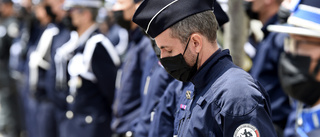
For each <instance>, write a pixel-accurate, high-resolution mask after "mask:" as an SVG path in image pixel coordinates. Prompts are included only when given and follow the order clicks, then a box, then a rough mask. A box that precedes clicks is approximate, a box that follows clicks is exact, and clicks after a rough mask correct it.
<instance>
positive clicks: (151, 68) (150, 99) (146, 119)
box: [134, 52, 173, 137]
mask: <svg viewBox="0 0 320 137" xmlns="http://www.w3.org/2000/svg"><path fill="white" fill-rule="evenodd" d="M147 58H149V59H148V61H147V62H146V66H145V69H144V73H143V74H144V75H143V77H146V81H145V82H144V83H143V85H142V86H141V87H143V88H142V90H141V91H142V93H141V97H142V103H141V112H140V116H139V118H137V119H136V120H137V124H136V126H135V129H134V132H135V133H134V136H136V137H147V136H148V134H149V131H150V130H152V128H150V123H151V119H152V115H153V114H154V109H155V107H156V105H157V104H158V103H159V100H160V97H161V96H162V95H163V94H164V92H165V90H166V88H167V86H168V85H169V83H170V82H171V81H172V80H173V78H172V77H171V76H170V75H169V74H168V73H167V72H166V70H165V69H164V68H163V66H162V65H161V63H160V61H159V60H158V57H157V55H156V53H155V52H150V53H149V55H148V56H147Z"/></svg>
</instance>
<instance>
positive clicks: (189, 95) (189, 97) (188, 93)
mask: <svg viewBox="0 0 320 137" xmlns="http://www.w3.org/2000/svg"><path fill="white" fill-rule="evenodd" d="M186 97H187V99H191V91H189V90H188V91H187V92H186Z"/></svg>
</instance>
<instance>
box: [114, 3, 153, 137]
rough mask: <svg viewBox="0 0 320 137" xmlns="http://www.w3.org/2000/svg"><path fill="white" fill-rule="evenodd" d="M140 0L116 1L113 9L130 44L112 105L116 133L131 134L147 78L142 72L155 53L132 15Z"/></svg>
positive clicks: (120, 71)
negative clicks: (151, 54)
mask: <svg viewBox="0 0 320 137" xmlns="http://www.w3.org/2000/svg"><path fill="white" fill-rule="evenodd" d="M139 5H140V0H135V1H133V0H117V2H116V3H115V5H114V6H113V11H114V14H115V18H116V21H117V23H118V24H119V25H120V26H122V27H123V28H125V29H127V30H128V32H129V45H128V50H127V52H126V53H125V57H124V62H123V64H122V66H121V68H120V70H119V71H118V75H117V82H119V83H117V87H116V94H115V101H114V104H113V111H114V115H113V122H112V129H113V131H114V132H115V136H120V137H121V136H125V135H126V134H127V136H132V135H133V130H134V124H135V122H136V121H135V119H136V118H137V117H139V114H140V112H141V111H140V106H141V90H142V89H143V87H142V86H141V85H143V84H142V83H145V81H146V78H145V77H143V72H144V71H146V70H145V69H144V68H145V66H146V62H147V61H148V60H149V58H147V57H148V54H149V53H150V52H154V51H153V49H152V44H151V40H150V39H149V38H148V37H147V36H145V35H144V33H143V32H142V30H141V29H140V28H139V27H138V25H137V24H135V23H133V22H132V21H131V20H132V17H133V14H134V11H135V10H136V8H137V7H138V6H139Z"/></svg>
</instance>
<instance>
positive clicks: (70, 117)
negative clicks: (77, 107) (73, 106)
mask: <svg viewBox="0 0 320 137" xmlns="http://www.w3.org/2000/svg"><path fill="white" fill-rule="evenodd" d="M66 117H67V118H68V119H72V118H73V112H72V111H70V110H69V111H67V113H66Z"/></svg>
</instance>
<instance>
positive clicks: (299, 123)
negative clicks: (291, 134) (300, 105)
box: [297, 117, 303, 126]
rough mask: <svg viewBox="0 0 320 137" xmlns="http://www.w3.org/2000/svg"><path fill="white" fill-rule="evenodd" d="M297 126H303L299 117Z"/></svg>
mask: <svg viewBox="0 0 320 137" xmlns="http://www.w3.org/2000/svg"><path fill="white" fill-rule="evenodd" d="M297 124H298V126H302V124H303V120H302V118H301V117H300V118H298V121H297Z"/></svg>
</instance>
